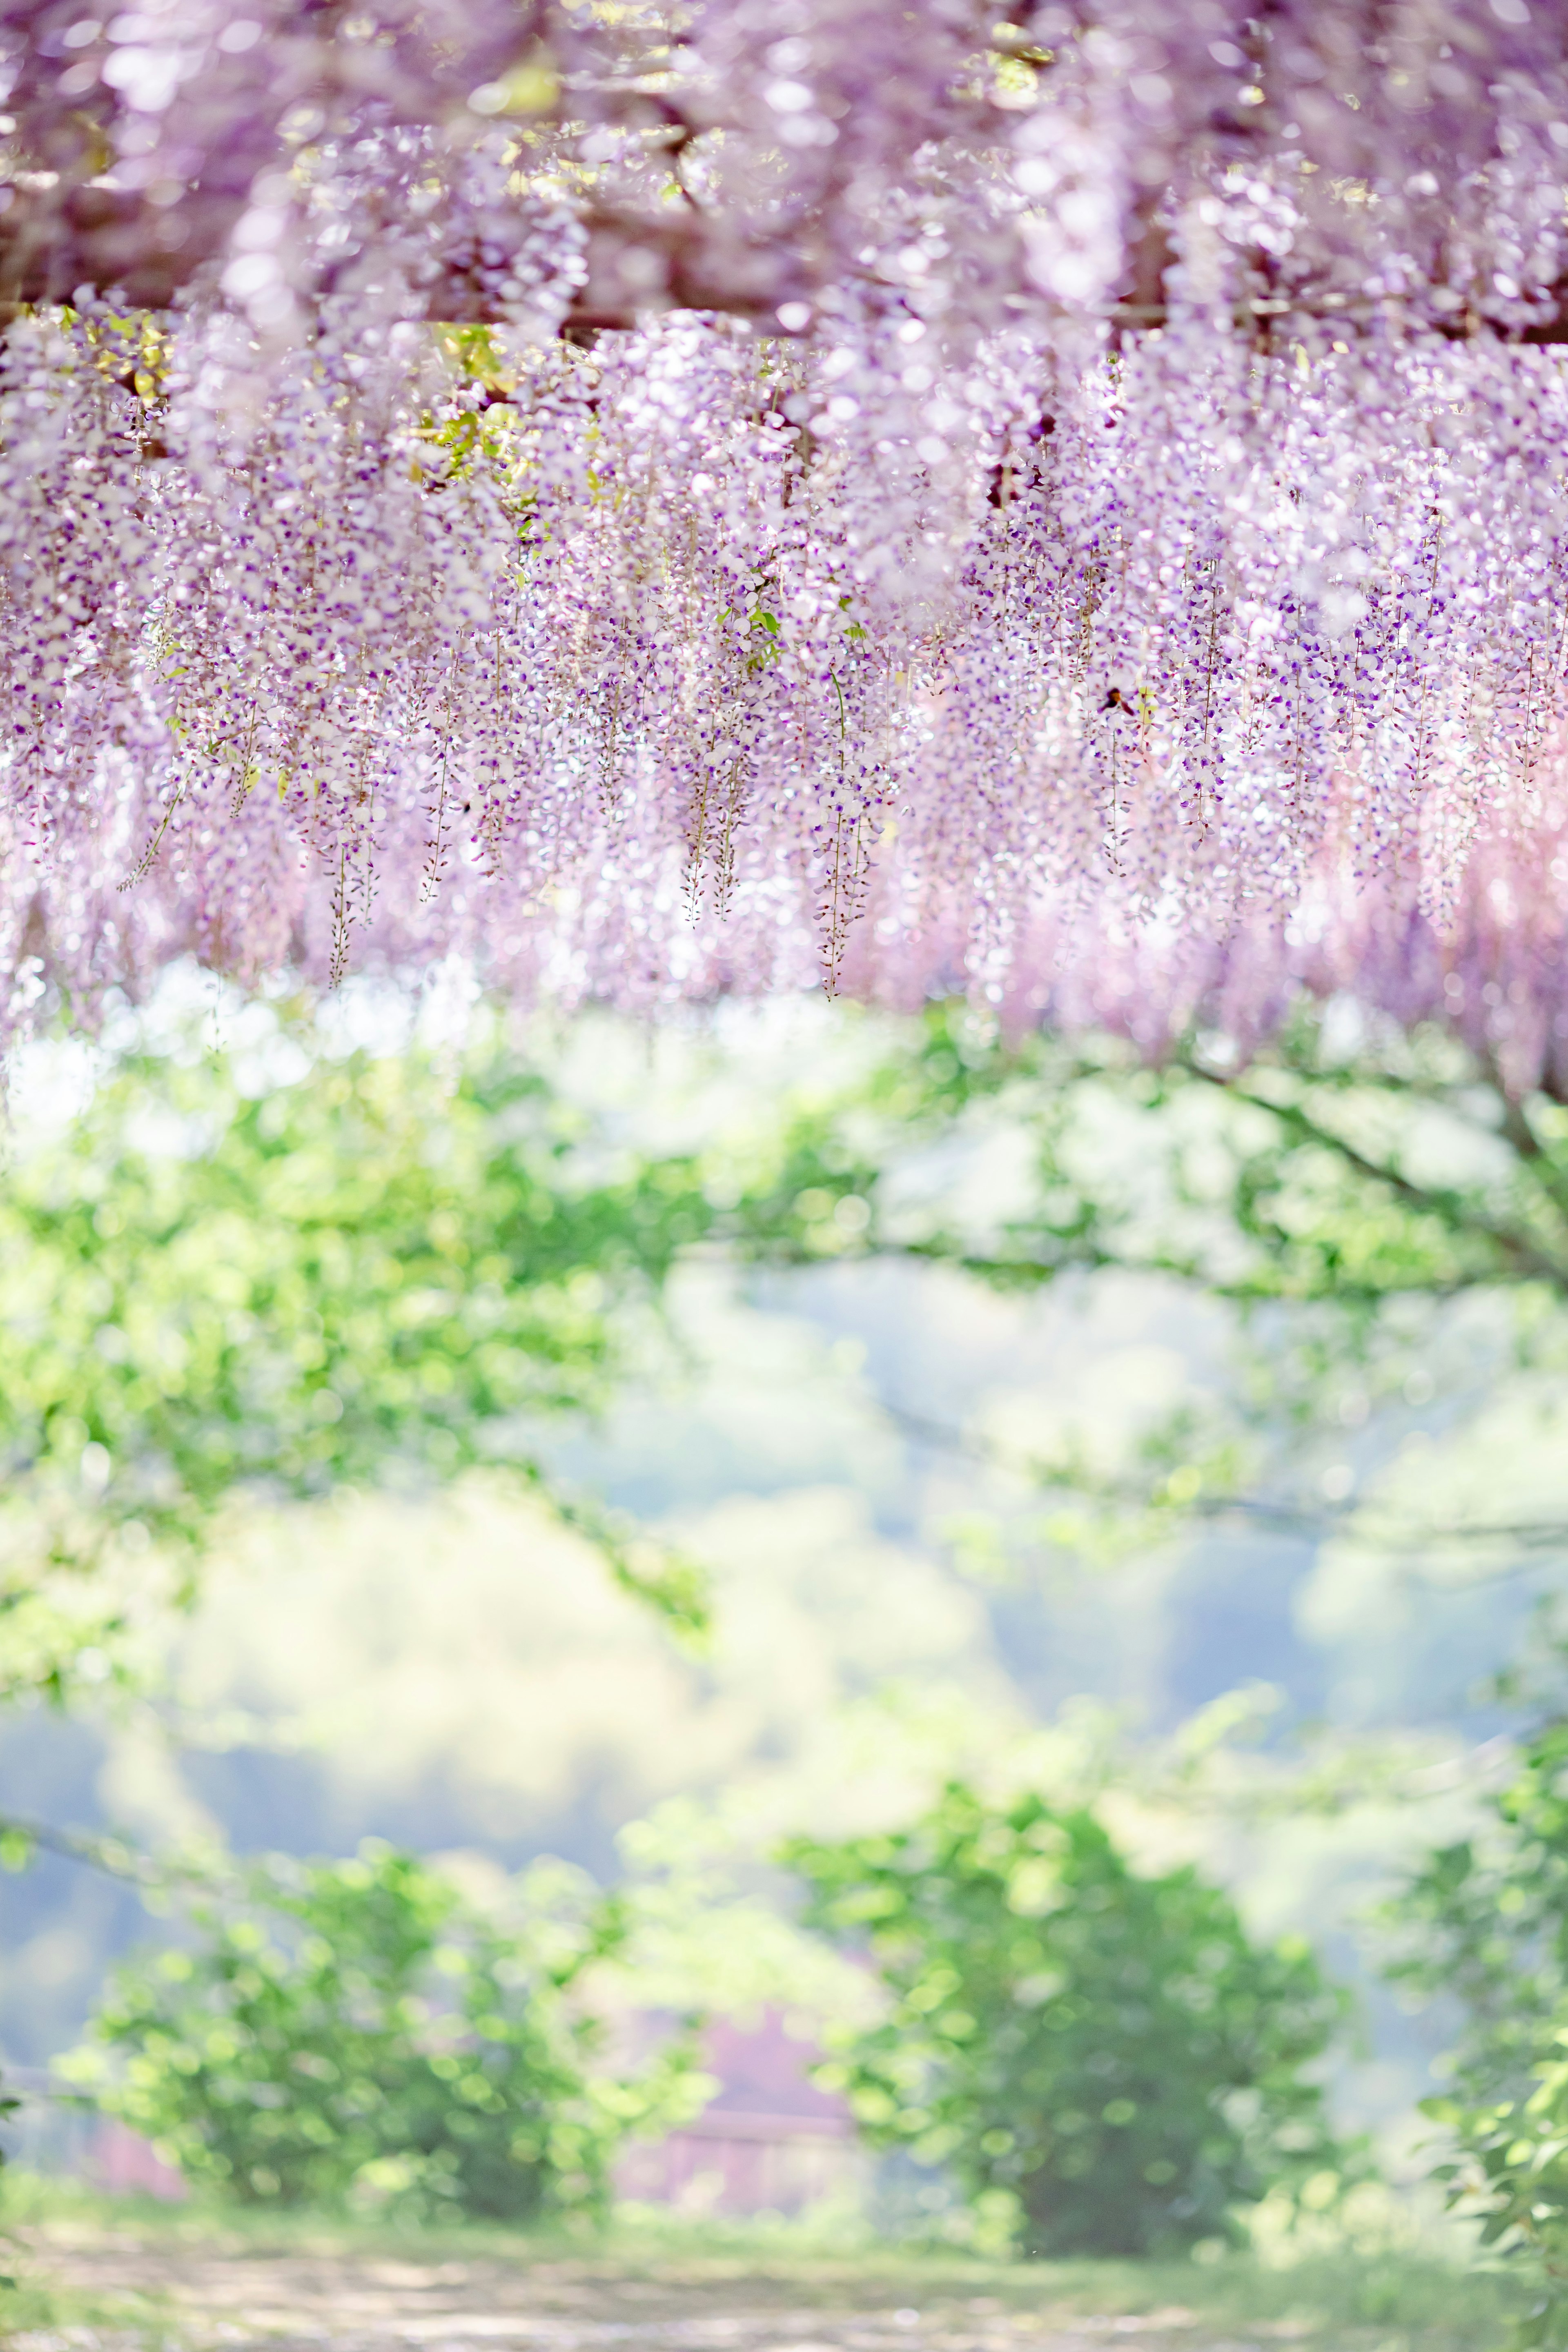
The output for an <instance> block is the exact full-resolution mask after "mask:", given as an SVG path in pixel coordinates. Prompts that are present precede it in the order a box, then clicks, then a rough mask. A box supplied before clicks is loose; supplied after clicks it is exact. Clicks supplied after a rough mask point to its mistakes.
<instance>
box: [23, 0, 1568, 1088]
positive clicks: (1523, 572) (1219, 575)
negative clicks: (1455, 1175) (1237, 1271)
mask: <svg viewBox="0 0 1568 2352" xmlns="http://www.w3.org/2000/svg"><path fill="white" fill-rule="evenodd" d="M85 5H87V0H66V5H50V6H45V7H42V8H26V9H16V8H12V9H9V10H7V9H5V8H4V7H0V38H3V39H4V40H5V42H7V43H8V44H9V46H8V47H7V48H6V49H5V57H6V58H8V64H6V66H5V68H4V70H5V73H6V74H7V76H8V78H9V86H10V93H11V94H10V97H9V99H8V100H7V101H6V103H8V104H9V106H10V107H11V109H12V111H11V112H10V113H9V114H6V115H4V116H0V142H3V153H4V157H5V159H6V160H5V161H4V163H0V288H5V287H8V288H9V290H10V291H11V293H12V295H13V296H14V298H15V299H14V300H13V302H12V305H11V310H10V323H9V325H8V327H7V329H6V332H5V344H4V351H3V354H0V631H3V633H4V644H5V676H6V681H7V688H8V704H9V716H8V722H7V728H6V736H5V750H4V751H3V753H0V857H3V860H4V868H3V871H4V883H3V886H0V972H3V974H4V976H5V983H6V989H5V994H6V1003H7V1005H8V1012H7V1014H6V1018H7V1019H8V1021H9V1023H10V1024H11V1025H12V1026H13V1027H14V1026H15V1024H16V1023H18V1022H19V1021H25V1020H26V1018H27V1017H28V1015H29V1013H30V1010H31V1008H32V1007H33V1005H34V1004H35V1003H37V1002H38V1001H39V1000H40V999H41V998H42V997H43V996H44V995H45V994H46V993H47V992H48V991H49V990H51V989H52V990H55V991H58V992H62V993H64V994H66V995H67V996H68V998H69V999H70V1000H71V1001H72V1002H73V1003H76V1004H77V1005H79V1007H81V1008H82V1009H83V1010H84V1011H86V1010H89V1009H90V1008H91V1007H92V1006H93V1005H95V1004H96V1003H100V1002H101V1000H102V998H103V996H104V994H105V992H107V991H109V990H110V989H113V988H116V987H119V988H132V989H134V988H136V987H138V986H140V985H142V984H143V983H144V982H145V981H146V980H147V979H148V977H150V975H151V974H152V973H153V971H155V970H156V969H157V967H158V966H159V965H160V964H161V963H162V962H163V961H167V960H168V959H169V958H171V957H174V956H177V955H182V954H186V953H190V952H195V954H196V955H198V956H199V957H201V958H202V959H204V960H205V961H208V962H210V963H211V964H213V965H215V966H217V967H219V968H222V969H224V970H226V971H234V972H237V973H239V974H241V975H243V976H247V977H256V976H258V975H260V974H263V973H266V972H268V971H278V970H281V969H284V968H293V969H297V970H299V971H302V972H304V973H306V974H309V975H312V976H314V977H317V978H319V979H321V980H323V981H326V980H334V979H336V978H339V977H341V975H342V972H343V971H345V970H346V969H347V968H348V966H349V965H350V963H351V962H352V961H382V962H389V963H393V964H397V965H408V964H415V965H427V964H428V963H430V962H431V961H435V960H437V959H439V958H441V957H443V956H446V955H449V954H453V953H458V954H461V955H464V956H468V957H471V958H473V959H474V960H475V961H477V962H478V964H479V967H480V968H481V969H482V970H483V971H484V972H485V974H486V976H487V977H488V978H489V979H490V980H491V981H493V982H497V983H498V984H500V985H503V986H509V987H512V988H516V989H519V990H521V991H524V992H532V991H538V990H546V991H549V992H552V993H555V994H557V995H562V996H565V997H567V998H581V997H583V996H584V995H589V994H606V995H609V996H612V997H614V998H616V1000H618V1001H621V1002H624V1003H633V1004H647V1005H652V1004H657V1003H660V1002H663V1001H667V1000H668V999H669V998H671V997H674V996H679V995H705V994H710V993H713V992H720V991H724V990H733V989H757V988H766V987H772V986H776V985H786V986H795V985H802V984H806V983H808V982H811V981H812V980H813V979H814V978H817V977H821V978H826V982H827V983H828V984H829V985H830V986H832V987H843V988H846V989H849V990H852V991H854V992H858V993H862V994H868V995H873V996H880V997H883V998H886V999H889V1000H892V1001H898V1002H908V1001H911V1000H918V998H919V997H920V996H921V994H923V993H925V992H929V991H931V990H932V989H933V988H942V989H947V988H954V989H960V990H964V989H967V990H969V991H971V992H973V993H974V994H976V995H977V996H978V997H980V998H981V999H983V1000H984V1001H987V1002H989V1003H993V1004H994V1005H996V1006H997V1007H998V1008H1000V1010H1001V1011H1002V1012H1003V1013H1004V1015H1005V1017H1007V1018H1009V1019H1013V1020H1024V1021H1033V1020H1038V1019H1041V1018H1047V1017H1048V1018H1068V1019H1072V1020H1079V1019H1096V1020H1107V1019H1109V1020H1112V1021H1116V1022H1118V1023H1120V1024H1122V1025H1124V1026H1126V1027H1129V1028H1131V1030H1133V1031H1134V1032H1135V1033H1137V1034H1141V1035H1143V1036H1145V1037H1146V1038H1147V1040H1148V1042H1149V1043H1150V1044H1151V1045H1154V1046H1157V1045H1158V1044H1159V1042H1160V1039H1161V1038H1162V1036H1163V1035H1166V1034H1169V1033H1170V1032H1171V1031H1172V1030H1173V1028H1175V1027H1178V1026H1180V1025H1181V1024H1184V1022H1186V1021H1188V1020H1190V1019H1193V1018H1195V1017H1198V1016H1199V1015H1200V1014H1201V1015H1202V1016H1203V1017H1205V1018H1209V1019H1216V1020H1219V1021H1221V1022H1222V1023H1223V1024H1225V1025H1226V1026H1227V1027H1228V1028H1229V1029H1231V1030H1232V1031H1233V1032H1234V1033H1236V1034H1238V1035H1240V1036H1242V1037H1243V1038H1247V1037H1252V1036H1256V1035H1258V1034H1262V1033H1264V1032H1266V1031H1267V1030H1268V1027H1269V1025H1270V1024H1272V1023H1273V1022H1274V1021H1275V1020H1276V1019H1277V1018H1278V1017H1279V1013H1280V1012H1281V1009H1282V1008H1283V1006H1284V1005H1285V1004H1286V1003H1287V1002H1288V1001H1289V994H1290V991H1291V989H1292V987H1293V986H1295V985H1297V984H1298V983H1299V982H1301V981H1302V980H1305V981H1307V982H1310V984H1311V985H1313V986H1315V987H1319V988H1331V987H1334V986H1338V985H1347V984H1353V985H1354V986H1355V987H1357V988H1358V989H1359V990H1360V991H1361V992H1362V993H1363V994H1364V995H1367V996H1369V997H1370V998H1372V999H1373V1001H1376V1002H1379V1003H1384V1005H1386V1006H1387V1008H1388V1009H1389V1010H1390V1011H1392V1012H1394V1013H1396V1014H1397V1015H1398V1016H1399V1017H1401V1018H1405V1019H1413V1018H1419V1017H1422V1016H1423V1015H1426V1014H1431V1013H1441V1014H1443V1015H1444V1016H1445V1017H1447V1018H1448V1019H1450V1020H1452V1021H1455V1022H1458V1024H1459V1025H1460V1026H1462V1027H1467V1028H1468V1031H1469V1032H1470V1033H1471V1034H1473V1037H1474V1040H1475V1042H1477V1043H1478V1044H1479V1045H1484V1047H1485V1048H1486V1050H1487V1051H1488V1052H1489V1054H1491V1055H1493V1056H1494V1058H1496V1059H1497V1060H1498V1061H1499V1064H1500V1067H1501V1068H1502V1069H1503V1071H1504V1074H1505V1076H1506V1077H1507V1080H1508V1083H1509V1084H1510V1086H1518V1087H1523V1086H1530V1085H1535V1084H1540V1083H1546V1084H1548V1085H1550V1086H1552V1087H1553V1088H1557V1089H1564V1090H1568V985H1565V984H1564V979H1563V940H1564V927H1565V919H1568V740H1565V738H1564V698H1563V681H1564V674H1565V655H1568V490H1565V474H1568V342H1564V341H1563V336H1564V334H1568V327H1564V325H1563V318H1564V300H1563V297H1564V292H1565V289H1568V211H1565V184H1568V71H1565V68H1564V58H1563V46H1564V45H1563V29H1564V28H1563V22H1562V21H1561V17H1560V14H1559V12H1558V11H1557V10H1556V8H1555V7H1554V6H1552V7H1548V6H1545V5H1540V4H1539V0H1537V5H1534V6H1533V8H1531V7H1530V6H1527V5H1526V0H1487V5H1469V0H1466V4H1465V5H1459V0H1408V5H1401V6H1397V7H1379V6H1374V5H1372V0H1365V5H1333V6H1321V5H1314V6H1311V7H1308V6H1306V5H1279V6H1276V7H1275V8H1273V9H1272V11H1270V12H1269V13H1268V14H1266V15H1263V16H1255V17H1246V16H1241V15H1240V14H1239V13H1238V12H1237V11H1235V10H1233V9H1232V8H1231V7H1230V6H1229V5H1226V0H1181V5H1176V0H1170V5H1153V0H1143V5H1139V0H1105V5H1099V6H1097V7H1093V8H1089V7H1081V8H1076V9H1075V8H1070V7H1068V6H1065V5H1047V6H1043V7H1038V8H1029V7H1027V6H1020V7H1017V8H1014V9H1012V10H1011V11H1010V12H1009V13H1008V14H1007V15H1006V16H1005V17H1004V18H1003V19H1002V20H1001V21H1000V22H998V21H996V20H995V19H994V17H993V16H991V15H990V14H988V12H986V11H984V10H981V9H979V8H975V7H971V6H970V5H967V0H925V5H920V6H916V7H913V8H900V7H895V6H892V5H888V0H864V5H861V0H856V4H855V5H850V0H838V4H837V5H836V0H768V5H766V6H763V0H710V5H706V6H696V7H693V8H691V9H690V10H689V11H686V12H684V13H683V12H679V11H678V12H677V15H676V16H674V17H672V16H670V15H669V13H668V11H666V10H662V9H660V10H658V11H655V10H654V9H652V8H651V6H650V7H649V8H648V9H647V10H646V11H644V10H640V9H639V8H637V7H635V6H631V7H625V8H620V9H616V10H611V9H607V8H598V7H596V6H595V5H583V6H579V7H575V8H556V7H544V6H538V7H534V8H528V7H525V6H521V5H500V0H495V5H482V6H474V7H468V8H465V9H461V10H457V9H454V10H453V11H451V12H449V13H443V11H442V10H440V9H438V8H435V7H431V6H425V7H418V6H415V5H407V6H404V7H400V8H391V9H389V8H386V7H382V8H373V7H367V8H364V9H361V10H357V11H351V10H349V9H347V8H344V7H336V6H323V7H305V8H300V9H293V10H282V9H276V8H273V9H270V10H264V9H263V8H262V6H261V5H260V0H246V13H244V14H241V13H240V11H239V9H238V8H237V7H232V6H227V5H216V0H167V5H154V0H149V5H147V7H146V8H145V9H144V10H143V11H142V12H140V13H138V14H135V15H130V16H119V17H115V18H112V19H110V20H108V21H107V22H105V21H101V20H100V19H97V18H93V17H88V16H80V15H79V13H78V10H79V8H80V7H83V6H85ZM83 124H85V125H86V126H87V127H86V129H85V130H84V129H83V128H82V125H83Z"/></svg>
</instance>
